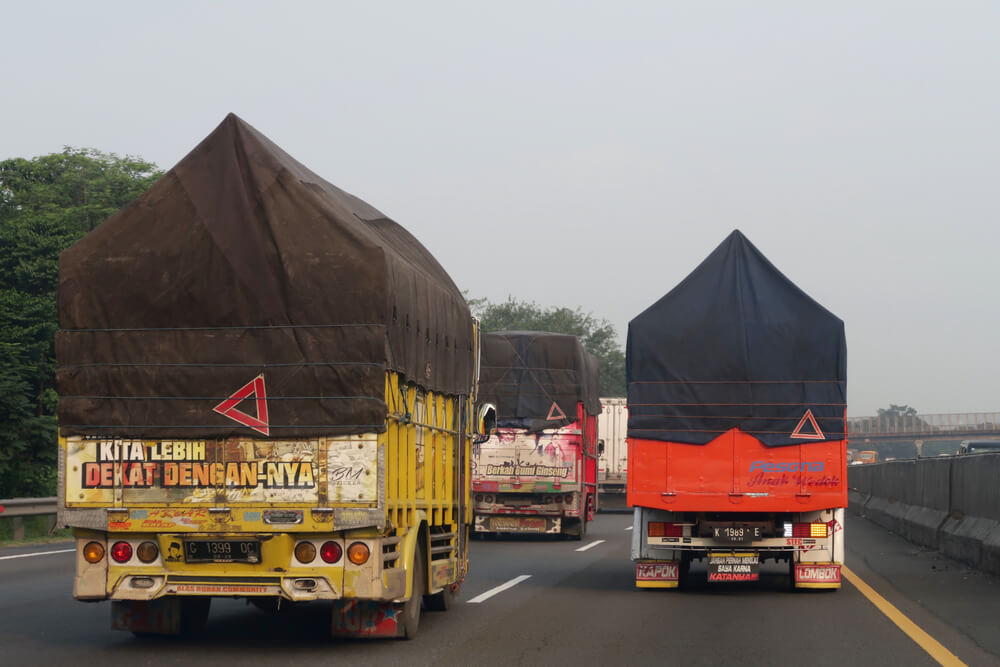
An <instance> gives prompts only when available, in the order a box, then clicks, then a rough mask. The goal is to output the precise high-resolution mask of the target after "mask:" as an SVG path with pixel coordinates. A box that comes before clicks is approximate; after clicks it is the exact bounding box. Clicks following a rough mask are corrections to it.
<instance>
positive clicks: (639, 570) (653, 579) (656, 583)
mask: <svg viewBox="0 0 1000 667" xmlns="http://www.w3.org/2000/svg"><path fill="white" fill-rule="evenodd" d="M680 572H681V567H680V561H676V560H667V561H662V560H661V561H655V562H639V563H636V564H635V587H636V588H677V586H678V584H679V583H680Z"/></svg>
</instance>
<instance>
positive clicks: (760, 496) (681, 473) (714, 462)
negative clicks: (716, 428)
mask: <svg viewBox="0 0 1000 667" xmlns="http://www.w3.org/2000/svg"><path fill="white" fill-rule="evenodd" d="M630 447H631V455H630V459H629V461H630V469H629V478H628V503H629V504H630V505H637V506H641V507H651V508H660V509H668V510H671V511H699V512H803V511H808V510H818V509H827V508H832V507H846V506H847V480H846V475H845V474H844V471H845V470H846V467H845V466H846V456H847V444H846V441H843V440H841V441H827V442H809V443H803V444H796V445H788V446H784V447H765V446H764V445H763V444H762V443H761V442H760V441H759V440H757V439H756V438H754V437H753V436H750V435H747V434H746V433H743V432H741V431H739V430H738V429H731V430H729V431H727V432H726V433H724V434H722V435H721V436H719V437H718V438H716V439H714V440H712V441H710V442H709V443H707V444H704V445H693V444H686V443H678V442H663V441H658V440H641V439H630Z"/></svg>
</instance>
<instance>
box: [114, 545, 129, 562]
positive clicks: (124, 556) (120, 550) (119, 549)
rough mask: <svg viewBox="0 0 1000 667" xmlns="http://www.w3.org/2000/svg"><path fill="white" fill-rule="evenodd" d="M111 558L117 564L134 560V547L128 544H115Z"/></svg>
mask: <svg viewBox="0 0 1000 667" xmlns="http://www.w3.org/2000/svg"><path fill="white" fill-rule="evenodd" d="M111 557H112V558H114V559H115V562H117V563H124V562H126V561H127V560H129V559H130V558H132V545H131V544H129V543H128V542H115V543H114V544H113V545H112V546H111Z"/></svg>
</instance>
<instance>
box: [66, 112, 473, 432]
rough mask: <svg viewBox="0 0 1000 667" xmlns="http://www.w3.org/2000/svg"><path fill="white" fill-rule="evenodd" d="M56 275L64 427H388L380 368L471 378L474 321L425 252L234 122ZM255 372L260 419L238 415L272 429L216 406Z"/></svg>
mask: <svg viewBox="0 0 1000 667" xmlns="http://www.w3.org/2000/svg"><path fill="white" fill-rule="evenodd" d="M59 274H60V275H59V317H60V325H61V327H62V331H60V332H59V333H58V334H57V335H56V351H57V357H58V363H59V368H58V372H57V382H58V390H59V394H60V401H59V420H60V426H61V428H62V431H63V433H64V434H66V435H73V434H78V435H80V434H83V435H86V434H102V435H117V436H124V437H134V438H139V437H149V438H155V437H160V438H162V437H177V438H179V437H187V438H192V437H193V438H198V437H228V436H233V435H244V436H246V435H253V436H255V437H261V435H262V434H263V431H264V430H266V431H267V432H268V434H269V435H270V437H272V438H282V437H302V436H310V435H320V434H347V433H358V432H364V431H373V430H377V431H380V430H382V429H383V428H384V422H385V418H386V413H387V407H386V403H385V372H386V369H392V370H395V371H399V372H400V373H402V374H403V375H405V376H406V378H407V379H408V380H409V381H412V382H415V383H417V384H419V385H421V386H422V387H425V388H427V389H430V390H432V391H438V392H442V393H448V394H468V393H469V392H470V389H471V387H472V384H473V373H474V353H473V326H474V325H473V320H472V318H471V315H470V312H469V309H468V306H467V305H466V303H465V299H464V298H463V296H462V294H461V292H460V291H459V290H458V288H457V287H456V286H455V284H454V283H453V282H452V280H451V278H449V276H448V274H447V273H445V271H444V269H442V268H441V266H440V265H439V264H438V263H437V261H436V260H435V259H434V258H433V257H432V256H431V254H430V253H429V252H428V251H427V250H426V248H424V247H423V246H422V245H421V244H420V243H419V242H418V241H417V240H416V239H415V238H414V237H413V236H411V235H410V234H409V233H408V232H407V231H406V230H405V229H403V228H402V227H400V226H399V225H397V224H396V223H395V222H393V221H392V220H389V219H388V218H386V217H385V216H384V215H383V214H382V213H380V212H379V211H377V210H376V209H374V208H372V207H371V206H369V205H368V204H366V203H365V202H363V201H361V200H360V199H358V198H356V197H354V196H352V195H350V194H348V193H346V192H344V191H342V190H340V189H338V188H336V187H335V186H333V185H331V184H330V183H328V182H326V181H325V180H323V179H322V178H320V177H319V176H317V175H316V174H314V173H313V172H311V171H309V170H308V169H306V168H305V167H304V166H303V165H302V164H300V163H299V162H297V161H295V160H294V159H293V158H292V157H291V156H289V155H288V154H287V153H285V152H284V151H283V150H281V149H280V148H279V147H278V146H276V145H275V144H273V143H272V142H271V141H270V140H269V139H267V137H265V136H264V135H262V134H261V133H260V132H258V131H257V130H255V129H254V128H253V127H251V126H250V125H248V124H247V123H245V122H244V121H243V120H241V119H240V118H238V117H237V116H235V115H233V114H230V115H229V116H227V117H226V119H225V120H224V121H223V122H222V124H221V125H219V127H217V128H216V129H215V131H213V132H212V133H211V134H210V135H209V136H208V137H207V138H206V139H205V140H204V141H202V142H201V143H200V144H199V145H198V146H197V147H196V148H195V149H194V150H193V151H191V153H189V154H188V155H187V156H186V157H185V158H184V159H183V160H181V161H180V163H178V164H177V166H175V167H174V168H173V169H171V170H170V171H169V172H167V173H166V174H164V176H163V177H162V178H161V179H159V180H158V181H157V182H156V183H155V184H154V185H153V186H152V187H151V188H150V189H149V190H148V191H147V192H146V193H145V194H143V195H142V196H141V197H139V198H138V199H136V200H135V201H134V202H132V203H131V204H130V205H129V206H127V207H126V208H124V209H122V210H121V211H120V212H118V213H117V214H115V215H114V216H112V217H111V218H109V219H108V220H106V221H105V222H104V223H103V224H101V225H100V226H99V227H98V228H97V229H95V230H94V231H93V232H91V233H90V234H88V235H87V236H85V237H84V238H83V239H81V240H80V241H79V242H78V243H76V244H74V245H73V246H72V247H70V248H69V249H67V250H66V251H64V252H63V253H62V254H61V255H60V258H59ZM260 375H262V376H263V378H264V384H265V393H266V395H267V403H266V405H265V406H263V407H265V408H266V415H261V414H259V411H258V408H259V407H262V406H261V404H260V403H259V402H258V401H256V400H255V395H249V396H247V398H246V400H243V401H241V402H240V403H239V404H238V405H236V406H231V407H234V408H235V410H236V411H238V412H239V413H243V414H244V415H247V416H249V417H250V420H244V421H251V423H252V420H254V419H256V420H259V421H266V422H267V427H265V428H264V429H260V428H258V429H251V428H249V427H247V426H242V425H241V424H240V423H238V422H237V421H235V420H234V419H231V418H230V417H229V416H226V415H224V414H220V413H219V412H216V411H215V410H214V409H213V408H215V407H217V406H218V405H219V404H220V403H221V402H223V401H225V400H226V399H227V398H228V397H230V396H232V395H233V394H234V393H235V392H237V390H239V389H240V388H242V387H244V386H245V385H247V384H248V383H252V381H253V380H254V378H255V377H257V376H260ZM223 411H227V408H225V407H224V408H223ZM231 414H234V415H236V414H237V413H236V412H231ZM237 416H238V415H237ZM263 416H266V417H267V419H266V420H263V419H261V417H263Z"/></svg>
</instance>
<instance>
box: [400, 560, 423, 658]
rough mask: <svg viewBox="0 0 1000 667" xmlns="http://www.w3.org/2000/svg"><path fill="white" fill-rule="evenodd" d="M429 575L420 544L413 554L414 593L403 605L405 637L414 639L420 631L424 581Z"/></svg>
mask: <svg viewBox="0 0 1000 667" xmlns="http://www.w3.org/2000/svg"><path fill="white" fill-rule="evenodd" d="M426 577H427V573H426V572H424V554H423V548H422V547H421V546H420V545H419V544H418V545H417V549H416V551H414V552H413V591H412V594H411V595H410V599H409V600H407V601H406V604H404V605H403V613H402V617H403V637H404V638H405V639H414V638H415V637H416V636H417V630H419V629H420V606H421V604H422V603H423V601H424V591H425V590H427V589H426V587H425V586H424V579H425V578H426Z"/></svg>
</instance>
